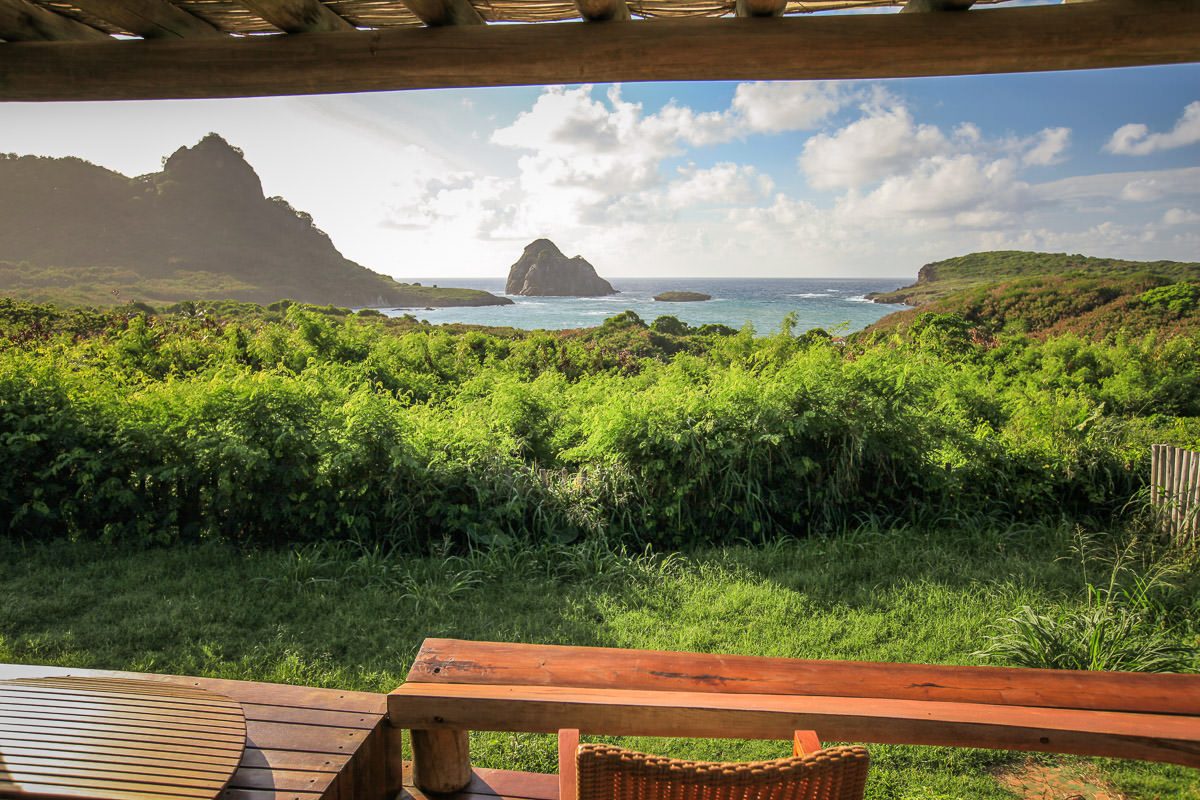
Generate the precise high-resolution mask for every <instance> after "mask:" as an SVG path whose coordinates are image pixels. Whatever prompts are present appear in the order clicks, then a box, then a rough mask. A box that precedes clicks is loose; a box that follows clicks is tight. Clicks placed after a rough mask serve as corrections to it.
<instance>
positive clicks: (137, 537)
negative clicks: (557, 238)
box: [0, 275, 1200, 800]
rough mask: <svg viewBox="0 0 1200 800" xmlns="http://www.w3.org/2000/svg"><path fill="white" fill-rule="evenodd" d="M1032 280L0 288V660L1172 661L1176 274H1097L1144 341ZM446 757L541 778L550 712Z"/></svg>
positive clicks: (884, 766) (1191, 622)
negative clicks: (84, 305)
mask: <svg viewBox="0 0 1200 800" xmlns="http://www.w3.org/2000/svg"><path fill="white" fill-rule="evenodd" d="M1062 280H1063V281H1065V283H1061V284H1055V283H1053V282H1052V281H1051V282H1049V283H1045V284H1044V285H1045V286H1059V287H1063V286H1070V287H1072V289H1071V291H1070V292H1066V291H1060V292H1059V294H1069V295H1070V296H1069V297H1060V298H1059V299H1057V300H1055V299H1053V297H1052V293H1051V292H1050V290H1049V289H1047V290H1046V291H1045V292H1041V290H1038V289H1036V287H1035V286H1034V285H1033V284H1030V285H1029V286H1028V287H1026V289H1023V290H1022V291H1025V294H1023V295H1020V298H1021V299H1020V300H1019V302H1018V301H1013V302H1008V301H1004V302H1001V298H997V300H996V302H994V303H992V304H991V305H988V304H987V303H985V302H983V299H984V298H985V297H986V296H987V295H980V296H979V297H980V305H979V309H980V310H979V311H978V313H977V315H976V316H968V315H967V314H964V313H962V312H961V311H953V310H944V311H937V310H935V311H933V312H932V313H913V314H912V315H911V316H910V318H909V319H908V320H907V322H906V323H905V324H903V325H899V326H896V327H893V328H891V329H890V330H886V331H885V330H882V329H880V330H875V331H871V332H867V333H864V334H858V335H855V336H851V337H848V339H846V340H842V339H839V338H837V337H831V336H830V335H829V334H828V333H827V332H825V331H821V330H812V331H806V332H803V333H799V334H797V332H796V331H795V330H794V328H795V324H794V319H792V318H789V319H785V320H784V321H783V324H782V325H781V326H780V328H779V330H778V331H776V332H774V333H772V334H770V335H767V336H756V335H755V332H754V331H752V330H750V329H746V330H743V331H733V330H731V329H728V328H724V327H723V326H703V327H700V328H695V327H692V326H689V325H687V324H686V323H683V322H681V321H680V320H678V319H677V318H675V317H671V316H662V317H659V318H658V319H656V320H654V322H653V323H651V324H648V323H647V322H646V321H644V320H642V319H641V318H640V317H638V315H636V314H634V313H633V312H628V311H627V312H624V313H622V314H619V315H617V316H615V317H613V318H610V319H608V320H606V321H605V323H604V324H603V325H601V326H599V327H597V328H592V329H582V330H574V331H559V332H545V331H538V332H529V331H519V330H514V329H505V328H495V329H485V328H477V327H472V326H465V325H448V326H441V327H437V326H430V325H428V324H424V323H421V322H419V321H418V320H417V319H416V318H415V317H411V316H409V317H406V318H400V319H393V318H386V317H382V316H379V315H378V314H372V313H369V312H358V313H354V312H352V311H351V310H350V309H348V308H343V307H337V306H321V307H317V306H311V305H305V304H301V303H293V302H291V301H282V302H279V303H273V304H272V305H270V306H265V307H264V306H259V305H255V304H251V303H239V302H232V301H222V302H212V301H204V302H193V301H188V302H183V303H177V304H174V305H170V306H166V307H162V308H154V307H152V306H149V305H145V304H142V305H137V306H134V305H126V306H121V307H117V308H112V309H108V310H102V309H92V310H85V309H70V310H62V309H58V308H56V307H54V306H48V305H37V304H30V303H26V302H21V301H15V300H12V299H6V300H0V458H2V459H3V460H4V463H5V465H6V469H5V470H4V471H3V472H0V549H2V550H3V551H4V552H3V557H0V660H3V661H22V662H42V663H62V664H71V665H77V666H84V667H104V668H116V669H133V670H147V671H161V672H182V673H189V674H201V675H212V676H220V677H238V678H248V679H260V680H269V681H288V682H296V683H304V684H310V685H327V686H343V687H348V688H360V689H369V690H375V691H386V690H388V689H390V688H392V687H393V686H394V685H396V684H397V683H399V682H400V681H401V680H402V679H403V675H404V673H405V671H406V670H407V668H408V665H409V664H410V663H411V660H412V658H413V657H414V655H415V653H416V650H417V647H418V646H419V644H420V642H421V640H422V639H423V638H425V637H428V636H454V637H462V638H480V639H509V640H516V641H531V642H543V643H561V644H580V645H605V646H622V647H642V648H662V649H683V650H696V651H706V652H745V653H758V654H764V655H781V656H799V657H821V658H851V659H866V660H896V661H916V662H930V663H996V664H1013V665H1045V666H1058V667H1062V666H1077V667H1087V668H1098V667H1099V668H1113V667H1122V668H1128V667H1136V668H1140V669H1164V668H1165V669H1176V670H1193V671H1194V670H1197V669H1200V655H1198V652H1200V651H1198V648H1200V573H1198V569H1197V562H1196V560H1195V556H1194V554H1192V555H1190V556H1189V555H1188V554H1186V553H1185V554H1182V555H1181V554H1180V553H1177V552H1171V551H1167V550H1165V549H1163V548H1162V547H1161V545H1160V544H1159V543H1158V542H1157V537H1156V536H1155V534H1154V532H1153V531H1152V530H1150V529H1149V528H1148V527H1146V525H1147V521H1146V519H1145V517H1146V515H1145V514H1143V513H1142V511H1143V508H1144V503H1145V494H1144V490H1145V483H1146V477H1147V473H1148V462H1149V445H1150V444H1151V443H1154V442H1170V443H1174V444H1179V445H1183V446H1188V447H1192V448H1195V447H1197V446H1200V346H1198V345H1200V331H1197V330H1196V327H1195V322H1194V321H1191V322H1189V321H1188V319H1187V318H1186V314H1187V309H1188V307H1189V303H1192V302H1194V301H1195V297H1194V294H1193V292H1192V291H1191V289H1189V288H1188V287H1189V286H1191V284H1190V283H1189V282H1188V281H1182V282H1181V281H1178V280H1175V281H1170V280H1165V279H1158V278H1155V279H1149V278H1144V277H1142V276H1137V275H1134V276H1130V277H1129V278H1126V279H1121V280H1120V281H1117V282H1116V284H1117V285H1118V286H1119V287H1120V291H1119V292H1118V293H1117V294H1116V295H1114V296H1115V297H1117V298H1126V300H1127V304H1126V305H1125V306H1121V308H1123V309H1126V310H1127V312H1128V314H1134V313H1145V314H1160V315H1164V316H1163V317H1162V319H1164V320H1166V319H1167V318H1168V317H1170V320H1172V321H1171V322H1170V324H1169V325H1163V326H1159V327H1157V328H1154V331H1156V332H1153V333H1146V334H1143V333H1142V332H1141V331H1137V330H1131V329H1129V328H1126V329H1124V330H1120V329H1118V330H1117V331H1116V332H1110V333H1108V334H1106V335H1105V336H1103V337H1094V336H1091V335H1081V333H1076V332H1071V331H1069V330H1067V331H1065V332H1062V333H1054V334H1046V333H1044V332H1040V331H1034V332H1024V331H1023V330H1022V329H1021V328H1022V326H1021V325H1019V324H1016V323H1017V322H1019V320H1020V319H1022V318H1023V315H1025V314H1026V313H1027V312H1031V311H1032V310H1033V309H1034V308H1035V307H1036V308H1039V309H1044V310H1045V313H1044V320H1051V322H1048V323H1047V322H1044V321H1042V320H1043V318H1039V321H1038V322H1037V323H1036V324H1037V325H1039V326H1040V325H1045V324H1049V325H1057V324H1059V322H1060V321H1061V320H1063V319H1068V318H1071V319H1077V318H1079V316H1080V315H1079V314H1078V313H1076V311H1077V310H1078V308H1082V307H1083V306H1086V305H1087V304H1088V303H1089V302H1091V301H1089V300H1087V297H1086V293H1080V292H1077V291H1075V289H1076V288H1077V287H1076V284H1074V283H1072V281H1089V280H1093V279H1091V278H1086V277H1083V278H1070V279H1066V278H1064V279H1062ZM1179 286H1182V287H1183V288H1176V287H1179ZM1093 290H1094V293H1095V294H1096V296H1097V297H1100V298H1101V299H1103V296H1104V295H1105V293H1106V292H1108V291H1109V290H1107V289H1105V288H1104V286H1102V285H1100V284H1099V283H1098V284H1096V285H1095V286H1094V287H1093ZM1105 302H1113V301H1112V300H1109V301H1105ZM1122 302H1125V301H1122ZM1006 303H1007V304H1006ZM1103 305H1104V303H1100V305H1099V306H1096V307H1101V306H1103ZM1059 309H1067V311H1061V310H1059ZM1068 312H1069V313H1068ZM1039 313H1040V312H1039ZM1123 313H1124V312H1123ZM1128 314H1127V315H1126V318H1127V319H1128V318H1129V317H1128ZM997 315H999V316H997ZM1170 315H1174V316H1170ZM1000 316H1002V317H1003V321H1002V322H1001V321H998V319H999V317H1000ZM1026 327H1029V328H1030V329H1031V330H1032V329H1033V327H1034V326H1033V325H1032V324H1031V325H1029V326H1026ZM1164 331H1168V332H1169V333H1170V335H1167V333H1164ZM1189 558H1190V560H1188V559H1189ZM626 741H627V743H629V744H631V745H632V746H635V747H642V748H644V749H649V750H652V751H667V752H670V753H672V754H679V755H684V756H688V755H691V756H695V757H701V758H729V759H742V758H760V757H769V756H771V755H775V754H777V753H778V752H779V749H778V748H780V747H782V745H781V744H778V743H775V744H772V743H763V742H740V741H734V742H728V741H700V742H693V741H688V742H661V741H646V740H641V739H632V740H626ZM473 751H474V752H475V754H476V757H477V760H478V763H480V764H484V765H488V766H499V767H507V768H518V769H534V770H539V769H540V770H551V769H553V765H554V750H553V744H552V743H551V742H550V741H548V740H547V739H546V738H544V737H538V736H524V735H513V734H476V735H475V736H474V738H473ZM871 751H872V757H873V760H874V767H873V770H872V774H871V783H870V789H869V797H871V798H872V800H927V799H928V798H934V799H935V800H957V798H963V797H972V798H985V799H986V798H995V799H996V800H1002V799H1004V798H1007V799H1008V800H1011V795H1010V794H1009V793H1008V792H1007V790H1005V789H1003V788H1002V787H1001V785H1000V784H999V783H998V782H997V781H996V780H995V778H994V777H993V775H992V772H993V771H994V770H997V769H1005V768H1011V767H1014V766H1015V765H1017V764H1019V763H1021V762H1022V760H1023V759H1024V756H1020V755H1015V754H1009V753H1001V752H990V751H975V750H956V749H952V748H918V747H899V746H887V745H873V746H872V748H871ZM1046 760H1047V761H1049V762H1052V763H1055V764H1065V765H1067V766H1070V767H1072V768H1075V767H1078V768H1079V769H1085V768H1086V769H1087V770H1099V771H1101V772H1102V773H1103V774H1105V775H1106V776H1107V777H1108V778H1109V779H1110V780H1111V781H1113V782H1114V783H1115V784H1116V786H1117V787H1118V788H1119V789H1121V790H1122V791H1124V792H1126V793H1127V794H1128V795H1129V796H1130V797H1141V798H1168V797H1171V798H1175V797H1179V798H1200V781H1198V780H1197V778H1196V773H1195V771H1192V770H1186V769H1182V768H1174V767H1167V766H1161V765H1147V764H1134V763H1127V762H1116V761H1091V760H1081V759H1069V758H1062V759H1059V758H1049V757H1047V759H1046Z"/></svg>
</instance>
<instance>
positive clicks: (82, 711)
mask: <svg viewBox="0 0 1200 800" xmlns="http://www.w3.org/2000/svg"><path fill="white" fill-rule="evenodd" d="M0 710H3V712H4V713H6V714H10V715H13V716H21V715H24V714H29V713H37V714H41V715H48V716H59V717H66V716H71V717H101V716H106V715H118V714H119V715H120V716H122V717H124V718H125V719H135V720H147V721H152V722H170V723H178V722H179V720H181V719H184V720H195V719H196V713H195V711H175V710H165V709H153V710H149V709H139V708H138V706H137V705H136V704H122V703H80V704H79V705H76V706H71V707H67V706H65V705H63V706H58V705H47V704H45V703H44V702H40V701H37V700H34V699H32V698H28V697H23V698H21V699H19V700H13V699H10V698H5V697H0ZM243 719H244V718H243V717H241V716H238V715H236V714H223V715H219V716H218V715H213V714H206V715H205V719H204V723H203V724H204V726H205V727H208V728H220V729H229V728H238V727H240V726H241V725H242V724H243V723H242V720H243Z"/></svg>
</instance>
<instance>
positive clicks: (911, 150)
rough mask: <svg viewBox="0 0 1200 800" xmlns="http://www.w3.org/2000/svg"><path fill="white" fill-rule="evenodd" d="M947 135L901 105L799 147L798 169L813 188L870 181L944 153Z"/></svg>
mask: <svg viewBox="0 0 1200 800" xmlns="http://www.w3.org/2000/svg"><path fill="white" fill-rule="evenodd" d="M946 147H947V140H946V137H945V136H944V135H943V134H942V132H941V131H940V130H939V129H938V128H937V127H935V126H933V125H918V124H916V123H915V122H914V121H913V118H912V114H911V113H909V111H908V109H907V108H905V107H904V106H899V105H897V106H893V107H891V108H887V109H875V110H873V111H871V112H870V113H868V115H867V116H865V117H863V118H862V119H859V120H858V121H856V122H852V123H850V124H849V125H847V126H846V127H844V128H842V129H841V130H839V131H837V132H836V133H833V134H818V135H817V136H813V137H812V138H810V139H809V140H808V141H807V142H805V143H804V152H803V153H802V154H801V156H800V159H799V163H800V168H801V169H802V170H803V171H804V173H805V175H807V177H808V181H809V183H810V184H812V185H813V186H814V187H816V188H818V189H836V188H845V187H849V188H853V187H858V186H864V185H867V184H871V183H875V182H876V181H878V180H880V179H882V178H884V177H886V176H888V175H894V174H896V173H899V172H904V171H906V170H907V169H909V168H911V166H912V165H913V164H914V163H915V162H919V161H920V160H921V159H923V158H927V157H929V156H932V155H935V154H937V153H940V152H943V151H944V150H945V149H946Z"/></svg>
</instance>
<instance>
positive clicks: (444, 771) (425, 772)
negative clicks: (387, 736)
mask: <svg viewBox="0 0 1200 800" xmlns="http://www.w3.org/2000/svg"><path fill="white" fill-rule="evenodd" d="M412 751H413V783H414V784H415V785H416V786H417V788H418V789H422V790H424V791H426V792H434V793H437V794H448V793H450V792H457V791H459V790H461V789H463V788H464V787H465V786H466V785H467V784H468V783H470V782H471V745H470V742H469V740H468V738H467V732H466V731H461V730H454V729H439V730H427V731H413V732H412Z"/></svg>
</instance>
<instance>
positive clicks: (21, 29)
mask: <svg viewBox="0 0 1200 800" xmlns="http://www.w3.org/2000/svg"><path fill="white" fill-rule="evenodd" d="M108 38H109V35H108V34H107V33H105V32H104V31H100V30H96V29H95V28H93V27H92V26H91V25H84V24H83V23H82V22H79V21H77V20H73V19H71V18H70V17H66V16H63V15H62V14H58V13H55V12H53V11H50V10H49V9H46V8H42V7H41V6H35V5H34V4H33V3H28V2H26V0H0V39H4V40H5V41H8V42H65V41H87V40H89V39H93V40H96V41H99V40H101V39H108ZM4 46H7V45H4Z"/></svg>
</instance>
